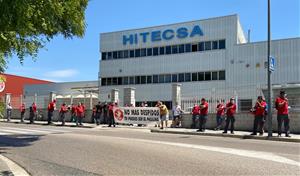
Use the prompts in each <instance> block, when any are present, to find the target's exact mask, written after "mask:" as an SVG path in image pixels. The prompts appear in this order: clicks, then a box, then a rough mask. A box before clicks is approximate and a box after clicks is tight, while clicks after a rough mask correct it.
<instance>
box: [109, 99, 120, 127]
mask: <svg viewBox="0 0 300 176" xmlns="http://www.w3.org/2000/svg"><path fill="white" fill-rule="evenodd" d="M117 105H118V104H117V103H113V102H112V103H110V104H109V105H108V116H109V120H108V127H111V126H112V125H113V127H116V123H115V117H114V107H117Z"/></svg>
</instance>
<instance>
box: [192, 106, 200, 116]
mask: <svg viewBox="0 0 300 176" xmlns="http://www.w3.org/2000/svg"><path fill="white" fill-rule="evenodd" d="M192 114H193V115H199V114H200V107H199V106H198V105H196V106H194V107H193V110H192Z"/></svg>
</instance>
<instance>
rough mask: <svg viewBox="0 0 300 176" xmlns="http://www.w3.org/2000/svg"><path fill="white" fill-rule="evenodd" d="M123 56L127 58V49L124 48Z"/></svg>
mask: <svg viewBox="0 0 300 176" xmlns="http://www.w3.org/2000/svg"><path fill="white" fill-rule="evenodd" d="M123 52H124V58H128V50H124V51H123Z"/></svg>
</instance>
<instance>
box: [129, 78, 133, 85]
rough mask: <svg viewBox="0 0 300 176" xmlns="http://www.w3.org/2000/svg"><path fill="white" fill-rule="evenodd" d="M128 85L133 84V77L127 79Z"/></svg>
mask: <svg viewBox="0 0 300 176" xmlns="http://www.w3.org/2000/svg"><path fill="white" fill-rule="evenodd" d="M129 84H134V77H133V76H131V77H129Z"/></svg>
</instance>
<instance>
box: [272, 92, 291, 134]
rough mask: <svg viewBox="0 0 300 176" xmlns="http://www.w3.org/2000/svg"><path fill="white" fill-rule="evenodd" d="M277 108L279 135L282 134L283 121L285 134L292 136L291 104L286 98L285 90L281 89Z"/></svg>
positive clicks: (276, 103)
mask: <svg viewBox="0 0 300 176" xmlns="http://www.w3.org/2000/svg"><path fill="white" fill-rule="evenodd" d="M275 108H276V109H277V122H278V136H281V132H282V131H281V127H282V122H284V130H285V136H286V137H291V136H290V131H289V130H290V124H289V123H290V119H289V104H288V99H287V98H286V93H285V91H280V95H279V96H278V97H277V98H276V101H275Z"/></svg>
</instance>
